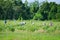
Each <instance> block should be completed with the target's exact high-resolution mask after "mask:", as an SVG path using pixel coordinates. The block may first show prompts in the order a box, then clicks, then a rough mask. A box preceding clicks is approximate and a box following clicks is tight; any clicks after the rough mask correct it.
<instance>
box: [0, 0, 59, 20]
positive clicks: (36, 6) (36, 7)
mask: <svg viewBox="0 0 60 40" xmlns="http://www.w3.org/2000/svg"><path fill="white" fill-rule="evenodd" d="M4 19H10V20H12V19H16V20H18V19H19V20H21V19H23V20H30V19H34V20H53V19H54V20H60V4H57V3H55V2H50V3H49V2H48V1H44V2H42V3H39V2H38V0H35V1H34V2H32V3H28V1H27V0H25V3H23V2H22V0H0V20H4Z"/></svg>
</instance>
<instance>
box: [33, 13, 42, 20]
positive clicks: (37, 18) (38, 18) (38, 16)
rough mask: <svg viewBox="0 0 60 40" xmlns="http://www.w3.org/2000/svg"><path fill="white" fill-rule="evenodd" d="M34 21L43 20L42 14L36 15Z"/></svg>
mask: <svg viewBox="0 0 60 40" xmlns="http://www.w3.org/2000/svg"><path fill="white" fill-rule="evenodd" d="M33 19H35V20H41V19H42V15H41V13H38V12H37V13H36V14H35V16H34V18H33Z"/></svg>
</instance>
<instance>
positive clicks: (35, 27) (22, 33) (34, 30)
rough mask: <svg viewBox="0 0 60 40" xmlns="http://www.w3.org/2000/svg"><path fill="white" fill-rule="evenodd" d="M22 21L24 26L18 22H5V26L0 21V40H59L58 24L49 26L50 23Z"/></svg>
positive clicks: (59, 28) (59, 29)
mask: <svg viewBox="0 0 60 40" xmlns="http://www.w3.org/2000/svg"><path fill="white" fill-rule="evenodd" d="M23 21H25V22H26V24H25V25H23V26H21V25H20V22H21V21H19V20H17V21H16V20H7V23H6V24H4V21H3V20H0V40H60V22H56V21H52V23H53V26H49V23H50V21H36V20H23ZM32 22H34V24H32ZM44 22H45V23H46V25H43V23H44Z"/></svg>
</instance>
